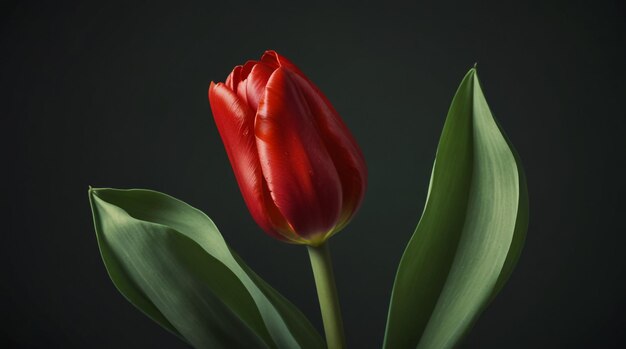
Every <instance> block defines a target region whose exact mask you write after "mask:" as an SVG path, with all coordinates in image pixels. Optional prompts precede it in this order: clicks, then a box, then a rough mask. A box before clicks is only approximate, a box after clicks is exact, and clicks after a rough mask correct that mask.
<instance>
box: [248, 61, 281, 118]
mask: <svg viewBox="0 0 626 349" xmlns="http://www.w3.org/2000/svg"><path fill="white" fill-rule="evenodd" d="M273 71H274V69H273V68H272V67H270V66H268V65H267V64H265V63H258V64H256V65H255V66H254V67H253V68H252V70H251V71H250V74H249V75H248V78H247V79H246V80H247V83H246V96H247V101H248V105H249V106H250V108H252V109H253V110H256V109H257V108H258V107H259V101H260V100H261V97H263V93H264V92H265V85H267V81H268V80H269V78H270V75H272V72H273Z"/></svg>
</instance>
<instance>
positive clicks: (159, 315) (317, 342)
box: [89, 189, 324, 348]
mask: <svg viewBox="0 0 626 349" xmlns="http://www.w3.org/2000/svg"><path fill="white" fill-rule="evenodd" d="M89 198H90V202H91V208H92V211H93V217H94V224H95V228H96V235H97V237H98V244H99V247H100V252H101V254H102V259H103V261H104V264H105V266H106V269H107V271H108V273H109V276H110V277H111V280H112V281H113V283H114V284H115V286H116V287H117V288H118V290H119V291H120V292H121V293H122V294H123V295H124V296H125V297H126V298H127V299H128V300H129V301H130V302H131V303H132V304H134V305H135V306H136V307H137V308H139V309H140V310H142V311H143V312H144V313H145V314H146V315H148V316H149V317H150V318H152V319H153V320H154V321H156V322H157V323H159V324H160V325H161V326H163V327H165V328H166V329H168V330H169V331H170V332H172V333H173V334H175V335H177V336H178V337H180V338H181V339H182V340H184V341H186V342H187V343H189V344H191V345H192V346H194V347H196V348H323V347H324V342H323V340H322V339H321V337H320V336H319V334H318V333H317V332H316V331H315V329H314V328H313V326H311V324H310V322H309V321H308V320H307V319H306V317H305V316H304V315H303V314H302V313H301V312H300V311H299V310H298V309H297V308H296V307H295V306H294V305H293V304H291V303H290V302H289V301H287V300H286V299H285V298H284V297H283V296H281V295H280V294H279V293H278V292H277V291H275V290H274V289H273V288H272V287H270V286H269V285H268V284H267V283H265V282H264V281H263V280H262V279H261V278H260V277H259V276H258V275H256V274H255V273H254V272H253V271H252V270H250V269H249V268H248V267H247V266H246V265H245V264H244V263H243V261H242V260H241V258H240V257H238V256H237V255H236V254H235V253H233V252H232V251H231V249H230V248H229V247H228V245H227V244H226V242H225V241H224V239H223V237H222V235H221V234H220V233H219V231H218V230H217V227H216V226H215V225H214V224H213V222H212V221H211V220H210V219H209V217H207V216H206V215H205V214H204V213H202V212H201V211H199V210H197V209H195V208H193V207H191V206H189V205H187V204H186V203H184V202H182V201H179V200H177V199H174V198H172V197H170V196H167V195H165V194H162V193H158V192H155V191H150V190H136V189H135V190H117V189H90V190H89Z"/></svg>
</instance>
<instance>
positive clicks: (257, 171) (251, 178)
mask: <svg viewBox="0 0 626 349" xmlns="http://www.w3.org/2000/svg"><path fill="white" fill-rule="evenodd" d="M209 100H210V104H211V110H212V112H213V117H214V119H215V123H216V125H217V129H218V131H219V133H220V136H221V137H222V141H223V142H224V147H225V148H226V153H227V154H228V158H229V160H230V163H231V165H232V167H233V171H234V172H235V177H236V179H237V183H238V184H239V188H240V189H241V193H242V195H243V198H244V201H245V202H246V205H247V206H248V209H249V210H250V213H251V214H252V217H253V218H254V220H255V221H256V222H257V224H259V225H260V226H261V228H263V230H265V231H266V232H267V233H268V234H270V235H271V236H273V237H275V238H278V239H280V240H285V239H286V238H285V237H284V236H283V235H282V234H280V233H279V232H277V231H276V230H275V229H274V227H273V224H272V223H271V222H270V220H269V218H268V215H267V212H266V208H265V205H264V203H265V198H264V197H265V195H264V193H263V185H264V184H263V180H264V179H263V174H262V171H261V166H260V163H259V158H258V154H257V150H256V138H255V136H254V111H252V110H251V109H250V107H249V106H248V105H247V104H246V103H244V102H243V101H242V100H241V99H240V98H238V97H237V95H235V93H234V92H233V91H231V90H230V89H229V88H228V87H227V86H226V85H224V84H222V83H218V84H214V83H211V85H210V87H209ZM274 218H275V219H276V217H274Z"/></svg>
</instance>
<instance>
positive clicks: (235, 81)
mask: <svg viewBox="0 0 626 349" xmlns="http://www.w3.org/2000/svg"><path fill="white" fill-rule="evenodd" d="M240 81H241V66H240V65H238V66H236V67H235V68H233V71H232V72H230V74H228V77H227V78H226V82H224V84H225V85H226V86H228V88H229V89H231V91H237V85H239V82H240Z"/></svg>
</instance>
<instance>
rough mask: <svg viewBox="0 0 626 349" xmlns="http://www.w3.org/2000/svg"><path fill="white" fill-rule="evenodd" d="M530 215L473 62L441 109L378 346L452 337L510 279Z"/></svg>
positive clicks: (516, 164) (446, 344) (451, 340)
mask: <svg viewBox="0 0 626 349" xmlns="http://www.w3.org/2000/svg"><path fill="white" fill-rule="evenodd" d="M527 224H528V197H527V192H526V181H525V178H524V175H523V172H522V168H521V163H520V161H519V159H518V157H517V155H516V153H515V151H514V150H513V148H512V146H511V145H510V144H509V142H508V140H507V139H506V137H505V135H504V134H503V132H502V130H501V129H500V127H499V126H498V124H497V123H496V121H495V120H494V118H493V116H492V114H491V111H490V110H489V106H488V105H487V101H486V100H485V97H484V95H483V92H482V90H481V87H480V83H479V81H478V76H477V74H476V69H471V70H470V71H469V72H468V73H467V75H466V76H465V78H464V79H463V81H462V82H461V85H460V86H459V88H458V90H457V92H456V95H455V96H454V99H453V101H452V105H451V106H450V110H449V111H448V116H447V118H446V123H445V125H444V129H443V132H442V135H441V138H440V140H439V146H438V148H437V155H436V158H435V164H434V166H433V171H432V174H431V179H430V186H429V190H428V197H427V199H426V205H425V208H424V212H423V213H422V217H421V219H420V222H419V224H418V225H417V228H416V230H415V233H414V234H413V237H412V238H411V240H410V241H409V243H408V245H407V247H406V250H405V251H404V254H403V256H402V259H401V261H400V265H399V267H398V271H397V275H396V280H395V283H394V288H393V292H392V296H391V303H390V306H389V316H388V319H387V330H386V333H385V342H384V347H385V348H388V349H404V348H437V349H439V348H451V347H453V346H454V345H455V344H457V343H458V341H459V340H460V339H461V338H462V337H463V335H464V334H465V333H466V332H467V331H468V330H469V328H470V327H471V326H472V324H473V322H474V321H475V320H476V319H477V317H478V316H479V315H480V313H481V312H482V311H483V310H484V308H485V307H486V306H487V305H488V303H489V302H490V301H491V300H492V299H493V297H495V295H496V294H497V293H498V291H499V290H500V289H501V288H502V286H503V285H504V283H505V282H506V280H507V279H508V276H509V275H510V273H511V271H512V270H513V267H514V266H515V263H516V261H517V259H518V257H519V255H520V253H521V249H522V246H523V242H524V237H525V234H526V228H527Z"/></svg>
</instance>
